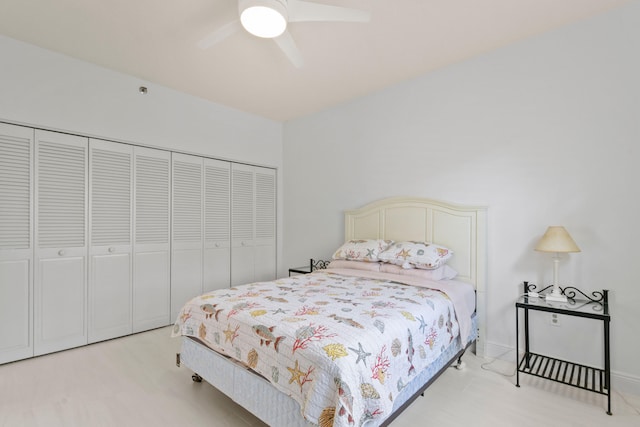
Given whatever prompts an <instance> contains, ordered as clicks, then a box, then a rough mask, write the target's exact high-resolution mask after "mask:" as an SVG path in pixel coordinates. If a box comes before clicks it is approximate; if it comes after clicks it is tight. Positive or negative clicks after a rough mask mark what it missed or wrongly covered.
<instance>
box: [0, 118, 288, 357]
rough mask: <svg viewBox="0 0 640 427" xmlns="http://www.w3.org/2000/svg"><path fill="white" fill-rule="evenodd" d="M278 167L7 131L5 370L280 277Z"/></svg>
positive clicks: (3, 186) (1, 198)
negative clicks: (207, 297) (199, 298)
mask: <svg viewBox="0 0 640 427" xmlns="http://www.w3.org/2000/svg"><path fill="white" fill-rule="evenodd" d="M275 177H276V174H275V170H274V169H270V168H264V167H258V166H252V165H244V164H237V163H233V162H229V161H221V160H216V159H210V158H204V157H200V156H195V155H186V154H182V153H175V152H170V151H166V150H159V149H153V148H147V147H140V146H135V145H132V144H125V143H118V142H111V141H105V140H98V139H93V138H92V139H89V138H86V137H82V136H77V135H70V134H64V133H58V132H50V131H45V130H39V129H32V128H28V127H23V126H17V125H11V124H4V123H0V363H6V362H9V361H14V360H19V359H24V358H28V357H32V356H34V355H42V354H47V353H51V352H54V351H59V350H63V349H68V348H72V347H77V346H81V345H85V344H88V343H94V342H98V341H102V340H106V339H111V338H116V337H120V336H124V335H127V334H131V333H134V332H140V331H145V330H149V329H152V328H157V327H162V326H166V325H169V324H171V323H172V322H173V320H174V319H175V317H176V316H177V314H178V311H179V309H180V308H181V307H182V305H183V304H184V302H186V301H187V300H188V299H190V298H192V297H193V296H195V295H198V294H200V293H203V292H207V291H210V290H213V289H220V288H225V287H229V286H231V284H232V283H233V284H240V283H247V282H252V281H256V280H272V279H275V277H276V228H275V224H276V222H275V217H276V216H275V213H276V179H275Z"/></svg>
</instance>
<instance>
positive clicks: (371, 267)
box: [327, 259, 397, 271]
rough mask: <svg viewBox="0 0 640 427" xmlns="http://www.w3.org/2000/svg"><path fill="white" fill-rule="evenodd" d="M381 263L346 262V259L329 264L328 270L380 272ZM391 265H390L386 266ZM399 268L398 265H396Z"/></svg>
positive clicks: (335, 260)
mask: <svg viewBox="0 0 640 427" xmlns="http://www.w3.org/2000/svg"><path fill="white" fill-rule="evenodd" d="M380 265H382V264H381V263H379V262H367V261H346V260H344V259H334V260H333V261H331V262H330V263H329V266H328V267H327V268H350V269H352V270H366V271H380ZM386 265H389V264H386ZM394 267H397V265H394Z"/></svg>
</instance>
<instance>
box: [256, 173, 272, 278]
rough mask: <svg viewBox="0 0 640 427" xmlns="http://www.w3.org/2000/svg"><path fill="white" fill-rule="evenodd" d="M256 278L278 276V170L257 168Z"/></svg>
mask: <svg viewBox="0 0 640 427" xmlns="http://www.w3.org/2000/svg"><path fill="white" fill-rule="evenodd" d="M255 194H256V210H255V212H256V214H255V215H256V227H255V233H256V234H255V280H274V279H275V278H276V171H275V169H267V168H259V167H258V168H256V170H255Z"/></svg>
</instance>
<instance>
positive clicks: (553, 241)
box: [535, 226, 580, 302]
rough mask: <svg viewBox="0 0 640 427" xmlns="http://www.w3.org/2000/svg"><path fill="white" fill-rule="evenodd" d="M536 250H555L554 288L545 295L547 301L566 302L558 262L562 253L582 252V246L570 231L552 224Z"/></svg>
mask: <svg viewBox="0 0 640 427" xmlns="http://www.w3.org/2000/svg"><path fill="white" fill-rule="evenodd" d="M535 250H536V251H540V252H553V253H554V256H553V290H552V291H551V293H550V294H547V296H546V297H545V298H546V300H547V301H558V302H566V301H567V297H566V296H565V295H563V294H562V293H561V292H560V286H558V264H559V263H560V254H561V253H568V252H580V248H579V247H578V245H576V242H574V241H573V239H572V238H571V236H570V235H569V232H568V231H567V230H566V229H565V228H564V227H561V226H551V227H549V228H547V231H546V232H545V233H544V235H543V236H542V239H540V241H539V242H538V244H537V245H536V247H535Z"/></svg>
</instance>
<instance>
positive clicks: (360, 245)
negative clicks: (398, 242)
mask: <svg viewBox="0 0 640 427" xmlns="http://www.w3.org/2000/svg"><path fill="white" fill-rule="evenodd" d="M392 243H393V240H380V239H359V240H349V241H347V242H345V243H344V244H343V245H342V246H340V247H339V248H338V249H337V250H336V251H335V253H334V254H333V257H332V258H333V259H344V260H347V261H367V262H378V261H379V259H378V255H379V254H380V252H382V251H384V250H385V249H387V248H388V247H389V245H390V244H392Z"/></svg>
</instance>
